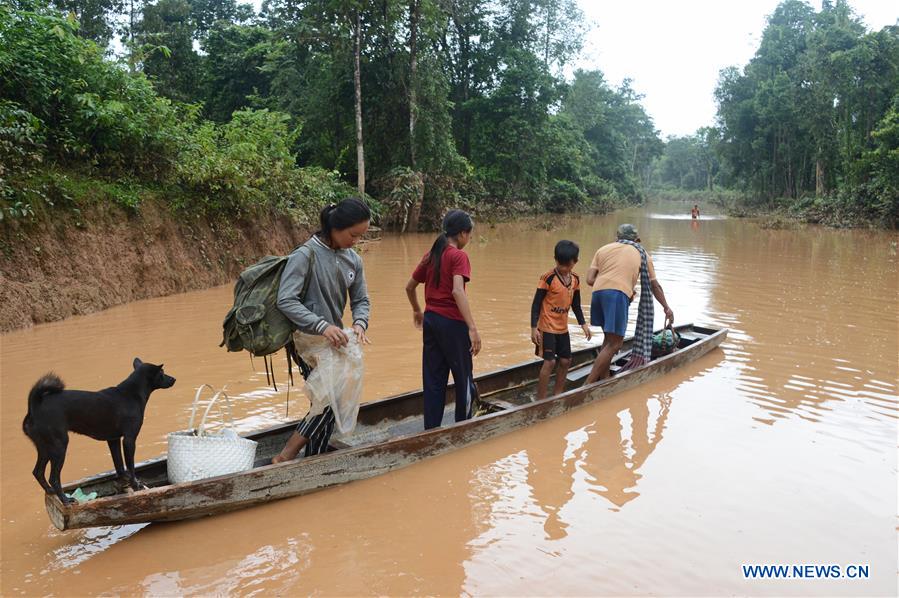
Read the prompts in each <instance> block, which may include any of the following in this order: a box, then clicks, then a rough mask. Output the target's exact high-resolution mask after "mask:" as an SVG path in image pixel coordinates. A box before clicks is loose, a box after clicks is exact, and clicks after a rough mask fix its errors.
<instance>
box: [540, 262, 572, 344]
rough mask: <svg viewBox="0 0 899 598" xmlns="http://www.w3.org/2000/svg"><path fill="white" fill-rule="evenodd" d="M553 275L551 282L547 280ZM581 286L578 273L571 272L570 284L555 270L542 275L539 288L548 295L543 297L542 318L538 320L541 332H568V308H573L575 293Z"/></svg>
mask: <svg viewBox="0 0 899 598" xmlns="http://www.w3.org/2000/svg"><path fill="white" fill-rule="evenodd" d="M550 277H552V280H551V281H550V284H549V285H547V284H546V281H547V279H549V278H550ZM580 288H581V281H580V278H578V275H577V274H575V273H574V272H572V273H571V281H570V282H569V283H568V285H565V283H563V282H562V277H561V276H559V274H558V273H557V272H556V271H555V269H553V270H550V271H549V272H547V273H546V274H544V275H543V276H541V277H540V283H539V284H538V285H537V289H538V290H540V289H542V290H545V291H546V296H545V297H544V298H543V304H542V305H541V307H540V319H539V320H538V322H537V329H538V330H540V331H541V332H551V333H553V334H563V333H565V332H568V310H569V309H571V302H572V300H573V299H574V294H575V292H576V291H578V290H579V289H580Z"/></svg>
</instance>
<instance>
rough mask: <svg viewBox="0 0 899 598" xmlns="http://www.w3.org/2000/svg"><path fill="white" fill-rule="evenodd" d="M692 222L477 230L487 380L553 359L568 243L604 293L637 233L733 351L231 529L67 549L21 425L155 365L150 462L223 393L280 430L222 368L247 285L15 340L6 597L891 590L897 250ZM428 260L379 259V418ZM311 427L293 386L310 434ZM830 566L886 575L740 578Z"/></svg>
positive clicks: (840, 235)
mask: <svg viewBox="0 0 899 598" xmlns="http://www.w3.org/2000/svg"><path fill="white" fill-rule="evenodd" d="M688 211H689V206H688V204H665V205H659V206H650V207H647V208H640V209H633V210H629V211H624V212H618V213H616V214H613V215H608V216H604V217H591V218H579V219H575V218H566V219H562V220H559V221H558V222H557V223H555V225H554V227H553V228H551V229H550V230H547V228H550V227H549V225H548V224H547V221H548V219H541V220H540V221H523V222H517V223H513V224H503V225H499V226H496V227H490V226H487V225H482V226H478V227H477V228H476V230H475V235H474V238H475V241H474V242H473V243H472V244H471V246H469V248H467V251H468V252H469V254H470V256H471V261H472V266H473V272H474V275H473V281H472V283H471V285H470V287H469V291H470V297H471V302H472V306H473V309H474V313H475V315H476V319H477V322H478V325H479V328H480V330H481V334H482V337H483V339H484V351H483V353H482V355H481V356H479V357H478V358H477V359H476V369H477V370H478V371H480V372H484V371H488V370H491V369H494V368H497V367H502V366H507V365H511V364H515V363H519V362H521V361H523V360H527V359H530V358H531V357H532V347H531V345H530V343H529V340H528V326H527V321H528V313H529V305H530V301H531V298H532V295H533V289H534V288H535V284H536V280H537V277H538V275H539V274H541V273H542V272H544V271H545V270H547V269H548V268H550V267H551V266H552V247H553V245H554V243H555V242H556V241H557V240H558V239H560V238H570V239H573V240H575V241H577V242H578V243H580V245H581V248H582V259H581V264H580V265H579V266H578V268H577V269H576V271H578V272H580V273H581V274H583V273H585V271H586V267H587V264H588V263H589V261H590V258H591V256H592V253H593V251H594V250H595V249H596V248H597V247H599V246H600V245H601V244H603V243H605V242H607V241H608V240H609V239H610V238H611V237H612V235H613V231H614V228H615V226H616V225H617V224H618V223H620V222H623V221H631V222H634V223H635V224H637V225H638V227H639V228H640V230H641V232H642V236H643V239H644V242H645V245H646V246H647V248H648V249H649V250H650V251H651V252H652V255H653V257H654V260H655V264H656V270H657V272H658V274H659V279H660V281H661V282H662V284H663V285H664V289H665V292H666V294H667V295H668V298H669V301H670V303H671V305H672V307H673V308H674V311H675V314H676V318H677V321H678V322H688V321H693V322H696V323H701V324H708V325H713V326H726V327H728V328H730V329H731V332H730V335H729V337H728V340H727V341H726V343H725V344H724V345H723V346H722V348H721V349H719V350H716V351H713V352H712V353H710V354H709V355H707V356H705V357H703V358H702V359H700V360H699V361H697V362H694V363H693V364H690V365H689V366H687V367H685V368H683V369H681V370H679V371H676V372H673V373H671V374H669V375H667V376H665V377H663V378H661V379H660V380H658V381H656V382H653V383H650V384H647V385H644V386H642V387H639V388H637V389H633V390H631V391H628V392H624V393H621V394H619V395H616V396H613V397H611V398H608V399H606V400H604V401H602V402H600V403H598V404H594V405H590V406H586V407H583V408H581V409H578V410H575V411H574V412H572V413H570V414H567V415H565V416H563V417H559V418H557V419H555V420H552V421H548V422H545V423H542V424H539V425H536V426H534V427H533V428H531V429H527V430H523V431H519V432H514V433H511V434H508V435H505V436H502V437H499V438H496V439H493V440H490V441H487V442H484V443H482V444H479V445H477V446H474V447H470V448H466V449H463V450H460V451H458V452H455V453H452V454H449V455H446V456H442V457H438V458H435V459H432V460H429V461H425V462H422V463H420V464H418V465H414V466H411V467H408V468H406V469H403V470H399V471H396V472H392V473H389V474H386V475H382V476H380V477H377V478H373V479H370V480H365V481H360V482H355V483H352V484H349V485H345V486H341V487H338V488H334V489H330V490H325V491H322V492H319V493H316V494H313V495H309V496H306V497H299V498H294V499H287V500H283V501H279V502H274V503H270V504H267V505H263V506H260V507H256V508H252V509H248V510H244V511H241V512H236V513H231V514H227V515H222V516H218V517H213V518H207V519H201V520H195V521H188V522H181V523H173V524H156V525H150V526H140V525H133V526H124V527H115V528H98V529H92V530H75V531H70V532H58V531H57V530H56V529H55V528H53V527H52V525H51V524H50V522H49V519H48V518H47V516H46V513H45V511H44V506H43V496H42V492H41V490H40V488H39V487H38V485H37V484H36V483H35V481H34V479H33V478H32V477H31V473H30V472H31V468H32V466H33V464H34V456H35V453H34V449H33V447H32V446H31V444H30V443H29V442H28V440H27V439H26V438H25V437H24V436H23V435H22V432H21V420H22V417H23V415H24V413H25V409H26V396H27V392H28V389H29V388H30V386H31V385H32V384H33V383H34V381H35V380H36V379H37V378H38V377H39V376H40V375H41V374H43V373H44V372H46V371H48V370H53V371H55V372H57V373H58V374H59V375H60V376H61V377H62V378H63V379H64V380H65V382H66V383H67V385H68V386H69V387H70V388H86V389H97V388H102V387H105V386H109V385H113V384H115V383H117V382H119V381H120V380H121V379H122V378H123V377H124V376H125V375H126V374H127V373H128V371H129V368H130V363H131V360H132V358H133V357H135V356H139V357H141V358H142V359H145V360H147V361H151V362H156V363H158V362H164V363H165V365H166V369H167V371H168V372H169V373H171V374H172V375H174V376H176V377H177V378H178V382H177V384H176V385H175V387H173V388H172V389H170V390H164V391H157V392H156V393H155V394H154V395H153V397H152V399H151V401H150V404H149V408H148V412H147V417H146V420H145V423H144V428H143V431H142V433H141V436H140V438H139V440H138V454H137V457H138V459H139V460H143V459H147V458H151V457H154V456H157V455H159V454H161V453H163V452H164V451H165V438H166V433H167V432H169V431H172V430H177V429H183V428H185V427H186V426H187V420H188V418H189V414H190V404H191V400H192V398H193V394H194V389H195V388H196V387H197V386H199V385H200V384H202V383H210V384H213V385H215V386H222V385H225V384H227V386H228V389H230V390H231V392H232V395H233V396H234V397H235V398H236V405H235V407H236V410H235V416H236V417H237V425H238V428H239V429H240V430H242V431H248V430H252V429H256V428H260V427H264V426H267V425H270V424H273V423H277V422H282V421H286V419H287V416H286V415H285V393H284V389H283V387H279V388H281V392H278V393H276V392H274V391H273V390H271V389H270V388H269V387H268V386H267V385H266V379H265V374H264V370H263V368H262V362H261V361H259V360H257V361H256V362H255V363H251V362H250V360H249V359H248V358H247V357H246V356H245V355H235V354H227V353H225V352H224V350H222V349H219V348H218V347H217V344H218V342H219V340H220V321H221V317H222V315H223V314H224V312H225V311H226V310H227V308H228V306H229V304H230V299H231V288H230V287H219V288H214V289H210V290H207V291H202V292H194V293H188V294H183V295H177V296H172V297H166V298H161V299H154V300H148V301H140V302H137V303H132V304H129V305H125V306H122V307H117V308H113V309H110V310H108V311H106V312H103V313H99V314H95V315H91V316H85V317H77V318H72V319H70V320H66V321H64V322H59V323H54V324H47V325H42V326H38V327H36V328H34V329H30V330H24V331H19V332H15V333H11V334H7V335H4V336H2V337H0V343H2V353H0V356H2V361H0V368H2V369H0V377H2V383H0V394H2V401H0V406H2V412H0V415H2V421H0V431H2V445H0V448H2V459H0V464H2V478H0V479H2V491H0V517H2V587H0V592H2V594H3V595H4V596H12V595H20V594H27V595H47V594H52V595H62V596H65V595H95V594H149V595H178V594H225V593H239V594H247V595H253V594H260V595H305V594H320V595H321V594H324V595H370V594H393V595H404V594H422V593H424V594H439V595H457V594H476V595H599V594H604V595H608V594H616V595H620V594H639V595H642V594H678V595H687V594H689V595H697V594H704V595H709V594H713V595H721V594H765V595H785V594H802V595H807V594H824V595H895V594H896V590H897V587H896V580H897V571H896V562H897V549H896V546H897V512H896V505H897V453H896V441H897V422H899V401H897V397H896V394H897V393H896V385H897V326H899V322H897V261H899V258H897V235H896V234H895V233H887V232H869V231H834V230H827V229H822V228H816V227H810V228H805V229H801V230H788V231H784V230H764V229H762V228H760V227H759V226H758V225H756V224H755V223H753V222H751V221H741V220H728V219H725V218H723V217H718V216H714V215H711V216H706V213H707V212H710V211H711V210H707V209H704V210H703V215H704V216H703V219H702V220H701V221H699V222H691V221H690V220H689V218H688V216H686V214H688ZM430 242H431V236H430V235H407V236H401V237H386V238H384V239H383V240H382V241H380V242H379V243H377V244H374V245H372V246H370V248H368V249H367V250H366V252H365V253H364V260H365V268H366V273H367V276H368V281H369V285H370V289H371V297H372V301H373V304H374V310H373V318H372V325H371V332H370V336H371V338H372V340H373V341H374V344H373V345H372V346H371V347H370V348H369V349H368V350H367V352H366V357H365V359H366V368H367V369H366V385H365V398H366V400H371V399H375V398H378V397H383V396H387V395H390V394H394V393H397V392H401V391H405V390H409V389H413V388H417V387H420V385H421V382H420V364H419V360H420V336H419V334H418V333H416V331H415V330H414V329H413V328H412V324H411V315H410V310H409V308H408V306H407V304H406V300H405V296H404V293H403V285H404V283H405V281H406V280H407V278H408V276H409V273H410V272H411V270H412V267H413V266H414V263H415V262H416V260H417V259H418V258H419V257H420V256H421V255H422V254H423V253H424V251H425V250H426V249H427V247H428V246H429V245H430ZM631 311H632V313H631V323H630V325H631V329H632V328H633V323H634V322H633V320H634V318H635V307H632V310H631ZM659 311H660V310H658V309H657V318H659V319H660V314H659V313H658V312H659ZM572 324H573V322H572ZM572 330H576V328H575V327H572ZM573 338H574V339H575V346H576V347H579V346H583V344H584V341H583V338H582V337H581V336H580V334H579V332H574V333H573ZM277 374H278V375H279V377H280V378H281V380H282V382H283V378H284V369H283V367H281V368H279V369H278V371H277ZM302 410H303V399H302V393H301V392H300V391H299V390H298V389H297V388H294V389H293V391H292V392H291V400H290V413H291V416H290V417H295V416H296V415H298V414H300V412H301V411H302ZM110 467H111V463H110V460H109V455H108V453H107V451H106V448H105V445H103V444H101V443H98V442H96V441H92V440H89V439H86V438H83V437H74V436H73V438H72V441H71V442H70V445H69V451H68V458H67V461H66V465H65V469H64V472H63V478H64V480H65V481H71V480H75V479H77V478H80V477H84V476H87V475H90V474H93V473H96V472H98V471H105V470H107V469H110ZM809 563H810V564H828V565H829V564H837V565H840V566H841V567H843V570H845V566H846V565H850V564H860V565H867V566H868V571H869V577H868V578H867V579H861V580H859V579H839V580H826V579H825V580H822V579H818V580H810V579H803V580H796V579H792V580H784V579H780V580H771V579H768V580H746V579H744V576H743V572H742V569H741V565H743V564H809Z"/></svg>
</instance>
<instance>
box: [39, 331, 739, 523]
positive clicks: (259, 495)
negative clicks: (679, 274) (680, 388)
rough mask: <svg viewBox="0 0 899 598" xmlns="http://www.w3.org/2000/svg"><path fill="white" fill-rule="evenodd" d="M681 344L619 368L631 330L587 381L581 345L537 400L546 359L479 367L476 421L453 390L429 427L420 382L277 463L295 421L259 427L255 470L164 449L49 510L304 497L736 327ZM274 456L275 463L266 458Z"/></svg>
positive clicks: (202, 510)
mask: <svg viewBox="0 0 899 598" xmlns="http://www.w3.org/2000/svg"><path fill="white" fill-rule="evenodd" d="M676 330H677V331H678V332H679V333H680V335H681V343H680V345H679V347H678V349H677V350H676V351H674V352H673V353H671V354H670V355H667V356H665V357H661V358H658V359H654V360H653V361H651V362H649V363H648V364H646V365H644V366H642V367H639V368H636V369H632V370H627V371H623V372H620V373H616V371H617V370H618V369H619V368H620V367H621V365H622V364H623V363H624V362H625V361H626V360H627V356H628V355H629V351H630V345H631V344H632V340H633V339H631V338H629V339H626V340H625V344H624V346H623V347H622V350H621V352H620V353H619V354H618V355H617V356H616V359H615V360H614V362H613V367H612V370H613V376H612V377H610V378H608V379H606V380H602V381H600V382H597V383H595V384H591V385H590V386H580V384H581V383H582V382H583V380H584V379H585V378H586V376H587V373H588V372H589V370H590V365H591V364H592V362H593V359H594V358H595V356H596V352H597V350H596V348H588V349H583V350H581V351H577V352H576V353H574V355H573V356H572V367H571V370H570V372H569V375H568V384H569V387H570V388H571V390H568V391H567V392H565V393H563V394H560V395H556V396H552V397H548V398H546V399H544V400H542V401H536V402H535V401H533V395H534V391H535V382H536V379H537V374H538V372H539V369H540V365H541V362H540V361H537V360H535V361H530V362H527V363H523V364H520V365H516V366H512V367H509V368H505V369H501V370H497V371H494V372H490V373H488V374H484V375H482V376H479V377H478V378H477V379H476V381H477V385H478V389H479V392H480V394H481V397H482V403H483V405H484V407H486V410H487V411H488V413H486V414H485V415H481V416H478V417H475V418H472V419H470V420H467V421H463V422H459V423H455V422H454V421H453V404H454V395H455V393H454V392H453V389H452V386H450V388H449V390H448V392H447V408H446V411H445V415H444V425H443V427H440V428H435V429H432V430H428V431H423V424H422V398H421V391H415V392H409V393H404V394H400V395H396V396H393V397H388V398H385V399H381V400H378V401H373V402H370V403H365V404H363V405H362V407H361V408H360V410H359V418H358V423H357V425H356V429H355V430H354V431H353V433H352V434H351V435H349V436H348V437H344V438H341V439H340V440H339V441H338V440H334V441H332V443H331V448H332V450H331V451H330V452H328V453H326V454H323V455H318V456H314V457H308V458H300V459H295V460H293V461H289V462H286V463H280V464H278V465H271V464H270V460H271V457H272V456H274V455H275V454H277V453H278V452H279V451H280V450H281V447H282V446H283V445H284V442H285V441H286V439H287V437H288V436H289V435H290V434H291V433H292V432H293V430H294V428H295V425H296V423H295V422H294V423H289V424H282V425H278V426H275V427H272V428H269V429H266V430H261V431H258V432H255V433H253V434H248V435H247V437H248V438H252V439H253V440H256V441H257V442H258V443H259V445H258V447H257V455H256V456H257V467H255V468H254V469H251V470H249V471H244V472H240V473H236V474H229V475H225V476H219V477H215V478H208V479H203V480H197V481H194V482H187V483H182V484H169V483H168V479H167V477H166V461H165V458H164V457H162V458H157V459H151V460H149V461H145V462H143V463H140V464H139V465H138V466H137V467H136V470H137V475H138V478H140V480H141V481H142V482H143V483H144V484H146V485H147V486H148V488H147V489H145V490H141V491H138V492H134V493H131V494H121V493H117V492H118V490H117V486H116V479H115V473H114V472H107V473H104V474H100V475H96V476H93V477H89V478H85V479H82V480H79V481H77V482H73V483H71V484H68V485H66V486H65V487H64V490H65V491H66V492H69V493H71V492H73V491H74V490H75V489H76V488H78V487H80V488H81V489H82V491H83V492H84V493H91V492H97V494H98V498H96V499H94V500H92V501H89V502H86V503H81V504H72V505H63V504H62V502H60V500H59V499H58V498H57V497H56V496H55V495H52V494H51V495H47V496H46V500H45V502H46V506H47V512H48V513H49V515H50V519H51V521H52V522H53V524H54V525H55V526H56V527H57V528H59V529H61V530H67V529H75V528H83V527H94V526H108V525H122V524H128V523H146V522H153V521H175V520H179V519H189V518H194V517H202V516H206V515H215V514H218V513H224V512H227V511H233V510H236V509H242V508H244V507H249V506H253V505H255V504H259V503H263V502H268V501H271V500H277V499H281V498H287V497H291V496H298V495H301V494H306V493H309V492H313V491H316V490H320V489H322V488H327V487H329V486H335V485H337V484H343V483H345V482H350V481H353V480H359V479H364V478H370V477H373V476H376V475H379V474H382V473H386V472H388V471H391V470H393V469H397V468H400V467H404V466H406V465H411V464H413V463H416V462H418V461H421V460H422V459H426V458H428V457H434V456H436V455H442V454H444V453H448V452H450V451H453V450H456V449H458V448H461V447H464V446H468V445H470V444H474V443H476V442H479V441H481V440H484V439H487V438H490V437H493V436H497V435H499V434H504V433H506V432H511V431H513V430H517V429H519V428H524V427H527V426H531V425H533V424H535V423H537V422H539V421H541V420H544V419H548V418H551V417H555V416H557V415H560V414H562V413H565V412H567V411H569V410H571V409H574V408H575V407H580V406H581V405H586V404H588V403H591V402H593V401H596V400H599V399H601V398H603V397H606V396H609V395H612V394H614V393H617V392H620V391H623V390H626V389H629V388H633V387H634V386H637V385H638V384H641V383H643V382H646V381H648V380H652V379H655V378H658V377H660V376H663V375H664V374H666V373H668V372H669V371H671V370H673V369H675V368H677V367H680V366H681V365H684V364H685V363H689V362H691V361H694V360H696V359H698V358H699V357H701V356H702V355H705V354H706V353H708V352H709V351H711V350H712V349H714V348H716V347H717V346H718V345H720V344H721V342H722V341H723V340H724V339H725V338H726V336H727V329H712V328H703V327H699V326H693V325H691V324H688V325H685V326H679V327H677V328H676ZM266 463H269V464H266Z"/></svg>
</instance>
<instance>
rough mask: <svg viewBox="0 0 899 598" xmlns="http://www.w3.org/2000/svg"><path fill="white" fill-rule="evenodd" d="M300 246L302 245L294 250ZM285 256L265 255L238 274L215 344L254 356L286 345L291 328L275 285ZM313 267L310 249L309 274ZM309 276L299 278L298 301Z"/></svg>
mask: <svg viewBox="0 0 899 598" xmlns="http://www.w3.org/2000/svg"><path fill="white" fill-rule="evenodd" d="M301 249H302V246H300V247H298V248H297V249H296V250H295V251H299V250H301ZM288 257H289V256H276V255H269V256H266V257H264V258H262V259H261V260H259V261H258V262H256V263H255V264H253V265H252V266H250V267H249V268H247V269H246V270H244V271H243V272H241V273H240V277H239V278H238V279H237V283H236V284H235V285H234V306H233V307H232V308H231V309H230V310H229V311H228V314H227V315H226V316H225V321H224V322H223V323H222V342H221V344H220V345H219V347H225V348H227V350H228V351H243V350H246V351H249V352H250V353H252V354H253V355H255V356H256V357H264V356H266V355H270V354H272V353H275V352H276V351H278V350H279V349H281V348H282V347H284V346H285V345H287V343H288V341H289V340H290V338H291V334H293V331H294V328H295V327H294V325H293V323H292V322H291V321H290V320H288V319H287V317H286V316H285V315H284V314H282V313H281V310H280V309H278V288H279V287H280V286H281V273H282V272H283V271H284V266H285V265H286V264H287V258H288ZM313 266H315V252H314V251H312V250H311V249H310V250H309V272H310V273H311V272H312V271H313ZM311 279H312V276H306V278H305V280H304V281H303V290H302V291H301V292H300V300H301V301H302V300H303V299H304V298H305V297H306V291H307V290H308V289H309V281H310V280H311Z"/></svg>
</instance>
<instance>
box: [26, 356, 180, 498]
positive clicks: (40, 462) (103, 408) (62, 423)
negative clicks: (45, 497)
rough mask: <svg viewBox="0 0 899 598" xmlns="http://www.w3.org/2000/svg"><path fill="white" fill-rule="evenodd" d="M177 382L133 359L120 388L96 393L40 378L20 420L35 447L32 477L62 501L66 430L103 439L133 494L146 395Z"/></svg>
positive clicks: (157, 367) (51, 376)
mask: <svg viewBox="0 0 899 598" xmlns="http://www.w3.org/2000/svg"><path fill="white" fill-rule="evenodd" d="M174 383H175V379H174V378H172V377H171V376H167V375H166V374H165V372H163V371H162V366H161V365H153V364H152V363H143V362H142V361H141V360H140V359H138V358H136V357H135V358H134V371H133V372H131V375H130V376H128V377H127V378H125V380H124V381H123V382H122V383H121V384H119V385H118V386H113V387H112V388H107V389H105V390H101V391H98V392H93V391H86V390H65V385H64V384H63V383H62V380H60V379H59V377H57V376H56V375H55V374H47V375H46V376H44V377H42V378H41V379H40V380H38V381H37V383H36V384H35V385H34V387H33V388H32V389H31V392H30V393H28V414H27V415H26V416H25V420H24V421H23V422H22V431H23V432H25V435H26V436H28V438H30V439H31V441H32V442H33V443H34V446H35V448H36V449H37V463H36V464H35V466H34V471H33V472H32V473H33V474H34V477H35V479H37V482H38V484H40V485H41V488H43V489H44V491H45V492H46V493H47V494H51V493H54V492H55V493H56V496H58V497H59V500H61V501H62V502H63V503H70V502H72V500H71V499H70V498H68V497H66V495H65V493H63V491H62V485H61V484H60V481H59V476H60V473H61V472H62V465H63V463H64V462H65V460H66V447H67V446H68V444H69V431H72V432H77V433H79V434H84V435H85V436H90V437H91V438H94V439H96V440H105V441H106V442H107V444H108V445H109V451H110V452H111V453H112V462H113V464H114V465H115V470H116V473H117V474H118V476H119V479H120V480H123V481H127V483H128V484H130V486H131V487H132V488H133V489H134V490H137V489H139V488H140V486H139V484H138V481H137V476H136V475H135V474H134V447H135V444H136V441H137V435H138V433H139V432H140V428H141V425H143V423H144V409H145V408H146V406H147V400H148V399H149V398H150V393H151V392H153V391H154V390H156V389H157V388H171V386H172V385H173V384H174ZM123 448H124V450H125V465H127V467H128V477H127V478H126V477H125V467H123V465H122V449H123ZM48 461H49V462H50V483H49V484H48V483H47V481H46V479H45V478H44V474H45V472H46V470H47V462H48Z"/></svg>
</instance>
